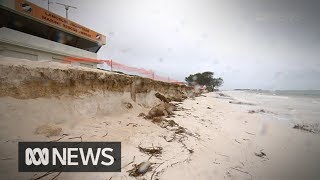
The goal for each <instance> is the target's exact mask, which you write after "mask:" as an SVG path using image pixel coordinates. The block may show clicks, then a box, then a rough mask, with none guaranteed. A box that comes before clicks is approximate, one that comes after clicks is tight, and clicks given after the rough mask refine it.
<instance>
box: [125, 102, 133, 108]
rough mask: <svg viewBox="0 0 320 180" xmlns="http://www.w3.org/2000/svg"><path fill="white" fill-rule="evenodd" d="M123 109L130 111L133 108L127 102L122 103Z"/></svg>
mask: <svg viewBox="0 0 320 180" xmlns="http://www.w3.org/2000/svg"><path fill="white" fill-rule="evenodd" d="M123 105H124V107H126V108H127V109H132V108H133V105H132V104H131V103H129V102H124V103H123Z"/></svg>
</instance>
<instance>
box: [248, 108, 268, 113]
mask: <svg viewBox="0 0 320 180" xmlns="http://www.w3.org/2000/svg"><path fill="white" fill-rule="evenodd" d="M248 113H249V114H253V113H266V111H265V110H264V109H258V110H249V111H248Z"/></svg>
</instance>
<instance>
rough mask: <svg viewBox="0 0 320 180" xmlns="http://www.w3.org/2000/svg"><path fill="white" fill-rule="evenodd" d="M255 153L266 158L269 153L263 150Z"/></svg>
mask: <svg viewBox="0 0 320 180" xmlns="http://www.w3.org/2000/svg"><path fill="white" fill-rule="evenodd" d="M254 155H256V156H258V157H260V158H266V157H267V154H266V153H265V152H263V150H261V151H260V153H254Z"/></svg>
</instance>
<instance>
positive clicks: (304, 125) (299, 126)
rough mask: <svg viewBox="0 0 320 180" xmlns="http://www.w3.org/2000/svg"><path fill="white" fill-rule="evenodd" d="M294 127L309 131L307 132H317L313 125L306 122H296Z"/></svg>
mask: <svg viewBox="0 0 320 180" xmlns="http://www.w3.org/2000/svg"><path fill="white" fill-rule="evenodd" d="M293 129H300V130H302V131H307V132H311V133H316V132H315V131H314V130H313V129H312V126H311V125H306V124H296V125H294V126H293Z"/></svg>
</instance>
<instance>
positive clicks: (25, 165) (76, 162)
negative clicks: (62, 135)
mask: <svg viewBox="0 0 320 180" xmlns="http://www.w3.org/2000/svg"><path fill="white" fill-rule="evenodd" d="M19 171H20V172H47V171H57V172H120V171H121V143H120V142H19Z"/></svg>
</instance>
